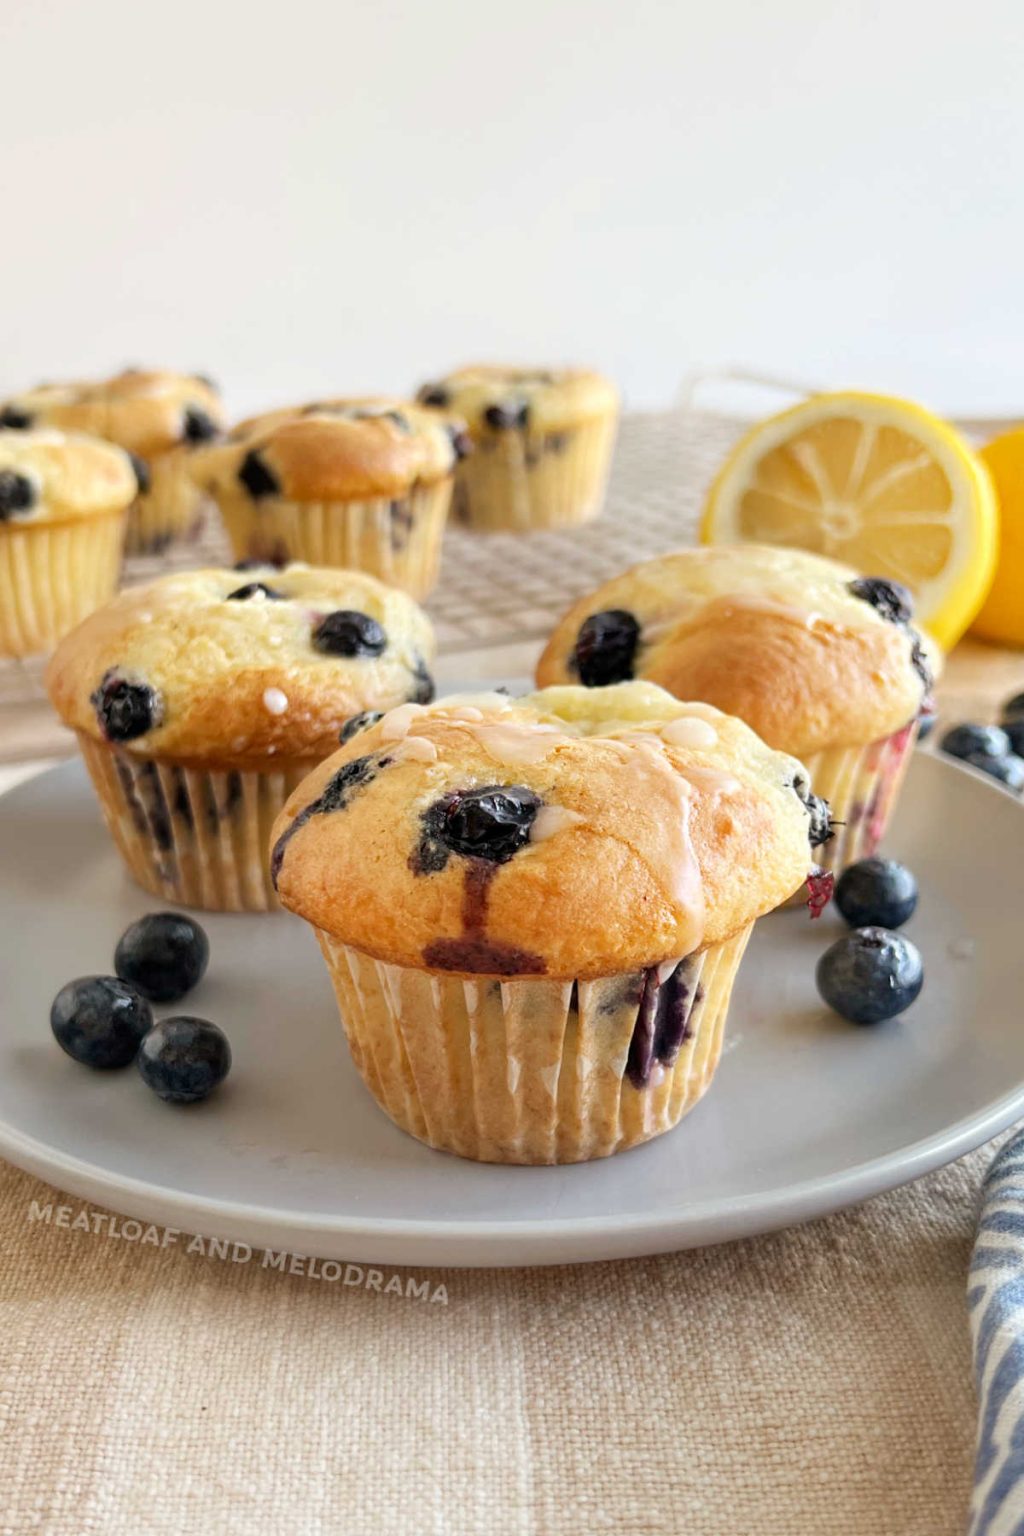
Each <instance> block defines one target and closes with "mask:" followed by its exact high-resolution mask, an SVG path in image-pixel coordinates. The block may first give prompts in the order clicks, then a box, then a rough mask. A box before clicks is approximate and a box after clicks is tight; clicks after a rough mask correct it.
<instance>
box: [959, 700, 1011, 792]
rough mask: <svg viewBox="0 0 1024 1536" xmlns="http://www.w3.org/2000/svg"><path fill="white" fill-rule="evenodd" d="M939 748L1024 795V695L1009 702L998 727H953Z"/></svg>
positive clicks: (1004, 706)
mask: <svg viewBox="0 0 1024 1536" xmlns="http://www.w3.org/2000/svg"><path fill="white" fill-rule="evenodd" d="M939 746H940V747H941V749H942V751H943V752H947V753H948V754H949V756H950V757H958V758H960V759H961V761H962V762H965V763H970V765H971V767H972V768H980V769H981V771H982V773H988V774H991V776H992V778H994V779H998V780H999V781H1000V783H1001V784H1005V785H1006V787H1007V788H1008V789H1012V790H1015V791H1016V793H1017V794H1021V793H1024V693H1017V694H1014V696H1013V698H1012V699H1007V701H1006V703H1005V704H1004V705H1003V708H1002V712H1001V716H1000V723H999V724H998V725H973V724H967V725H954V726H953V728H952V730H949V731H947V732H946V734H945V735H944V736H943V737H942V739H941V741H940V742H939Z"/></svg>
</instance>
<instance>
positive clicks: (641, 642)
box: [537, 544, 939, 757]
mask: <svg viewBox="0 0 1024 1536" xmlns="http://www.w3.org/2000/svg"><path fill="white" fill-rule="evenodd" d="M911 615H912V603H911V598H910V594H909V592H907V590H906V588H904V587H901V586H900V585H899V584H898V583H895V582H891V581H885V580H881V579H878V578H870V577H861V576H859V575H858V574H857V572H856V571H854V570H851V569H850V568H849V567H847V566H844V565H840V564H838V563H837V562H836V561H834V560H826V559H824V558H823V557H822V556H820V555H812V554H807V553H806V552H805V551H803V550H795V549H774V548H767V547H762V546H759V545H755V544H744V545H721V546H717V547H712V548H708V549H687V550H680V551H679V552H678V553H676V554H670V555H662V556H660V557H659V558H657V559H655V560H647V561H645V562H644V563H643V564H642V565H637V566H634V567H633V569H632V570H630V571H626V572H624V573H623V574H622V575H621V576H616V577H615V578H614V579H613V580H611V581H607V582H605V583H604V584H603V585H602V586H600V587H598V588H597V590H596V591H594V592H591V593H590V594H589V595H588V596H587V597H583V598H580V600H579V601H578V602H577V603H574V604H573V606H572V607H571V608H570V609H569V611H568V613H567V614H566V615H565V617H564V618H563V619H562V620H561V621H560V623H559V624H558V626H557V627H556V629H555V631H554V633H553V634H552V636H551V638H550V640H549V641H548V643H547V646H546V647H545V650H544V653H543V655H542V656H541V659H540V662H539V664H538V666H537V682H538V683H539V684H540V685H541V686H544V685H547V684H551V683H561V682H582V683H584V684H585V685H587V686H589V687H595V686H600V685H602V684H605V683H609V682H620V681H622V680H623V679H625V678H630V677H638V678H645V679H647V680H648V681H650V682H655V683H660V684H661V686H662V687H663V688H667V689H668V690H669V691H670V692H671V693H674V694H676V695H677V696H678V697H680V698H689V699H706V700H707V702H708V703H709V704H715V705H717V707H718V708H719V709H723V710H725V711H726V712H727V713H728V714H732V715H738V716H739V717H740V719H742V720H745V721H746V722H747V724H748V725H749V726H752V727H753V729H754V730H755V731H756V732H757V733H758V735H759V736H761V737H763V738H764V740H765V741H766V742H768V744H769V745H770V746H773V747H778V748H780V749H781V750H785V751H789V752H795V753H796V754H797V756H799V757H809V756H810V755H811V754H812V753H814V752H819V751H822V750H824V749H825V748H827V747H838V746H845V745H854V744H857V743H863V742H867V741H873V740H876V739H877V738H879V737H882V736H887V735H890V734H891V733H892V732H893V731H897V730H899V729H901V727H903V726H904V725H906V724H907V722H908V721H910V720H912V719H913V718H914V717H915V715H917V713H918V712H919V710H920V708H921V705H922V702H923V700H924V698H925V697H926V696H927V695H928V693H929V692H930V689H931V686H932V682H933V673H934V668H935V666H936V665H937V664H938V662H939V657H938V652H937V650H936V648H935V647H934V644H933V643H932V642H925V641H924V639H923V638H922V636H921V635H920V634H919V633H918V632H917V631H916V630H915V629H914V628H913V627H912V625H911V623H910V619H911Z"/></svg>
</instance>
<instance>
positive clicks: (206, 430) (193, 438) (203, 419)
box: [183, 405, 220, 443]
mask: <svg viewBox="0 0 1024 1536" xmlns="http://www.w3.org/2000/svg"><path fill="white" fill-rule="evenodd" d="M219 435H220V429H219V427H218V426H217V423H216V422H215V421H214V419H213V417H212V416H209V415H207V413H206V411H204V410H202V409H201V408H200V407H199V406H198V405H186V407H185V421H184V427H183V436H184V438H185V441H186V443H209V442H212V441H213V439H214V438H215V437H219Z"/></svg>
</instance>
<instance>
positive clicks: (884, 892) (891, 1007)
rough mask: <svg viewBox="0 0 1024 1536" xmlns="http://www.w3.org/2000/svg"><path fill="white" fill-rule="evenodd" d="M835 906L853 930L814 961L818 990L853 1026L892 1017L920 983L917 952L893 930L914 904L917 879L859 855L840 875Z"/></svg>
mask: <svg viewBox="0 0 1024 1536" xmlns="http://www.w3.org/2000/svg"><path fill="white" fill-rule="evenodd" d="M835 904H836V906H837V908H838V909H839V912H840V915H841V916H842V917H843V918H844V919H845V920H846V922H847V923H849V925H850V927H851V928H852V929H853V932H852V933H848V934H846V935H845V936H844V937H843V938H841V939H837V940H836V942H835V943H834V944H833V945H831V946H830V948H828V949H827V950H826V951H825V953H824V954H823V955H822V957H821V959H820V960H819V961H818V968H817V972H816V974H815V979H816V981H817V984H818V991H819V992H820V993H821V996H822V998H823V999H824V1000H825V1002H826V1003H827V1004H828V1006H829V1007H830V1008H832V1009H834V1010H835V1012H836V1013H839V1014H841V1015H842V1016H843V1018H844V1019H849V1020H851V1022H852V1023H854V1024H879V1023H881V1021H882V1020H883V1019H892V1018H895V1016H896V1015H897V1014H898V1013H903V1012H904V1010H905V1009H907V1008H909V1007H910V1005H911V1003H912V1002H913V1001H914V999H915V998H916V997H917V995H918V993H919V992H920V990H921V988H922V986H923V985H924V966H923V965H922V963H921V955H920V951H919V950H918V949H917V946H916V945H914V944H911V942H910V940H909V939H907V938H904V936H903V934H901V933H897V932H895V930H896V929H897V928H901V927H902V926H903V924H904V923H905V922H906V921H907V919H908V918H909V917H911V916H912V915H913V912H914V909H915V907H916V906H917V881H916V880H915V879H914V876H913V875H912V874H911V872H910V870H909V869H907V868H906V866H905V865H903V864H897V862H896V861H895V859H861V860H860V862H859V863H857V864H850V865H849V866H848V867H847V868H846V869H845V870H844V871H843V873H842V874H841V875H840V877H839V880H838V881H837V883H836V890H835Z"/></svg>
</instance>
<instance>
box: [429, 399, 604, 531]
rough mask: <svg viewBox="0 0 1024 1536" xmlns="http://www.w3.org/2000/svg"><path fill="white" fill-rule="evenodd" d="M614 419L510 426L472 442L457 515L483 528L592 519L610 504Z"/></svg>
mask: <svg viewBox="0 0 1024 1536" xmlns="http://www.w3.org/2000/svg"><path fill="white" fill-rule="evenodd" d="M615 428H616V420H615V418H614V417H604V418H601V419H599V420H596V421H586V422H582V423H581V424H580V425H579V426H577V427H571V428H568V429H566V430H565V431H564V432H541V431H531V430H529V429H527V430H525V431H506V432H500V433H495V434H493V435H490V436H488V437H486V438H484V439H482V440H481V441H480V442H478V443H476V444H475V446H474V451H473V452H472V453H471V454H470V455H469V457H468V458H465V459H463V460H462V462H461V463H460V464H459V466H458V468H457V470H456V481H455V498H454V501H453V503H452V516H453V518H454V519H455V520H456V521H458V522H460V523H462V524H464V525H465V526H467V527H469V528H475V529H478V530H481V531H485V532H492V533H493V532H498V531H501V530H504V531H506V532H513V533H516V532H518V533H524V532H529V531H530V530H531V529H535V528H561V527H568V526H570V525H572V524H575V523H586V522H589V521H590V520H591V519H592V518H595V517H597V515H598V513H599V512H600V511H601V508H602V506H603V505H604V494H605V487H606V485H607V481H608V470H609V467H610V465H611V456H612V448H613V446H614V443H615Z"/></svg>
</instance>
